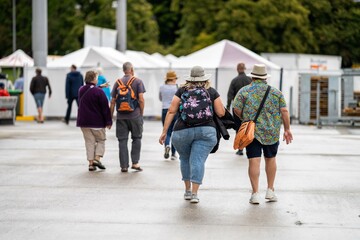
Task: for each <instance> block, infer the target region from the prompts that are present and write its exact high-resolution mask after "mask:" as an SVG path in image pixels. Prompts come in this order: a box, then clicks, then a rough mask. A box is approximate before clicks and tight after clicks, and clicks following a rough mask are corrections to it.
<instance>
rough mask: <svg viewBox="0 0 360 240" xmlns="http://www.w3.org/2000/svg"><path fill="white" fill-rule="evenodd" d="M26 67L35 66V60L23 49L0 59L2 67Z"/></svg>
mask: <svg viewBox="0 0 360 240" xmlns="http://www.w3.org/2000/svg"><path fill="white" fill-rule="evenodd" d="M24 66H29V67H32V66H34V60H33V59H32V58H31V57H30V56H29V55H27V54H26V53H25V52H24V51H23V50H21V49H18V50H16V51H15V52H13V53H12V54H10V55H9V56H7V57H4V58H2V59H0V67H24Z"/></svg>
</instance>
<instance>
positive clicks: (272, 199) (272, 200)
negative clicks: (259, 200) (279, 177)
mask: <svg viewBox="0 0 360 240" xmlns="http://www.w3.org/2000/svg"><path fill="white" fill-rule="evenodd" d="M265 199H266V200H268V202H277V198H276V197H275V198H269V197H267V198H265Z"/></svg>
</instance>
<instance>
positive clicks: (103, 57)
mask: <svg viewBox="0 0 360 240" xmlns="http://www.w3.org/2000/svg"><path fill="white" fill-rule="evenodd" d="M128 61H129V62H131V63H132V64H133V65H134V67H136V68H164V67H168V66H169V64H168V63H165V62H163V61H159V60H158V59H156V58H154V57H152V56H151V55H149V54H147V53H145V52H140V51H132V50H127V51H126V52H125V54H124V53H122V52H120V51H118V50H116V49H114V48H111V47H86V48H82V49H79V50H77V51H75V52H72V53H69V54H67V55H65V56H63V57H61V58H60V59H57V60H54V61H53V62H49V63H48V65H47V66H48V67H69V66H70V65H71V64H75V65H76V66H78V67H118V68H121V67H122V65H123V63H124V62H128Z"/></svg>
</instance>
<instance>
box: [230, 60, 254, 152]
mask: <svg viewBox="0 0 360 240" xmlns="http://www.w3.org/2000/svg"><path fill="white" fill-rule="evenodd" d="M236 70H237V72H238V75H237V76H236V77H235V78H234V79H233V80H231V83H230V86H229V90H228V94H227V104H226V109H227V110H229V111H230V107H231V104H232V101H233V100H234V97H235V96H236V94H237V93H238V91H239V90H240V89H241V88H243V87H245V86H246V85H249V84H250V83H251V78H250V77H248V76H246V74H245V70H246V67H245V63H242V62H241V63H239V64H238V65H237V68H236ZM232 113H233V117H234V122H235V130H236V132H237V131H239V128H240V126H241V120H240V118H239V117H238V116H236V114H234V109H233V110H232ZM236 154H237V155H243V154H244V153H243V151H242V150H240V149H239V150H238V151H237V152H236Z"/></svg>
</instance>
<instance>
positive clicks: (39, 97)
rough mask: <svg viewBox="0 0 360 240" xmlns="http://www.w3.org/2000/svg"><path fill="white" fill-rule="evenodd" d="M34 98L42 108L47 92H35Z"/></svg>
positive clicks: (38, 106) (37, 105)
mask: <svg viewBox="0 0 360 240" xmlns="http://www.w3.org/2000/svg"><path fill="white" fill-rule="evenodd" d="M34 99H35V103H36V107H37V108H42V107H43V105H44V99H45V93H35V94H34Z"/></svg>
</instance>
